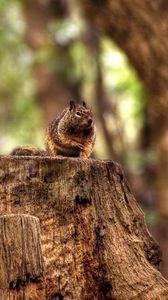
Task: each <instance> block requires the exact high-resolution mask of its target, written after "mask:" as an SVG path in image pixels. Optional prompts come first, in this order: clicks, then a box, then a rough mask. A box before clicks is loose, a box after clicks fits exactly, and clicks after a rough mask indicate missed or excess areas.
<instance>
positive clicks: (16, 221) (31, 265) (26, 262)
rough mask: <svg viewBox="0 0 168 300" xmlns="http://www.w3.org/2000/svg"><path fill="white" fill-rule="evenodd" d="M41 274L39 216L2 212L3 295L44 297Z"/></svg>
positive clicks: (0, 272) (10, 299)
mask: <svg viewBox="0 0 168 300" xmlns="http://www.w3.org/2000/svg"><path fill="white" fill-rule="evenodd" d="M6 204H7V203H6ZM42 274H43V262H42V253H41V244H40V225H39V220H38V218H36V217H32V216H29V215H23V214H21V215H20V214H18V215H15V214H9V215H4V216H1V217H0V299H1V300H14V299H34V300H36V299H37V300H38V299H44V296H45V294H44V288H43V283H42V279H43V278H42Z"/></svg>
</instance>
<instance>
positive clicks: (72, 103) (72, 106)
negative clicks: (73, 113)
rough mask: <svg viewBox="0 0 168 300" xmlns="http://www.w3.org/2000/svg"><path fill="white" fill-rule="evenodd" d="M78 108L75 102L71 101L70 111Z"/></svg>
mask: <svg viewBox="0 0 168 300" xmlns="http://www.w3.org/2000/svg"><path fill="white" fill-rule="evenodd" d="M75 107H76V105H75V102H74V101H70V102H69V108H70V110H72V109H74V108H75Z"/></svg>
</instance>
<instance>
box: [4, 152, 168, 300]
mask: <svg viewBox="0 0 168 300" xmlns="http://www.w3.org/2000/svg"><path fill="white" fill-rule="evenodd" d="M0 214H1V215H2V216H3V215H7V214H28V215H33V216H35V217H38V218H39V220H40V226H41V247H42V255H43V259H44V271H43V277H44V280H41V283H40V284H41V286H40V287H39V289H41V293H43V290H45V294H42V296H41V298H35V297H33V296H32V298H31V297H30V298H26V297H25V298H24V296H23V297H22V296H20V295H19V294H18V295H19V296H18V297H17V296H16V298H11V299H12V300H13V299H20V300H21V299H41V300H43V299H51V300H52V299H57V300H59V299H64V300H69V299H70V300H91V299H92V300H94V299H95V300H96V299H97V300H103V299H111V300H114V299H115V300H129V299H144V300H145V299H156V300H159V299H168V282H167V281H166V280H165V279H164V278H163V277H162V276H161V274H160V272H159V271H158V270H157V269H156V266H158V264H159V262H160V260H161V253H160V248H159V246H158V245H157V244H156V242H155V241H154V240H153V239H152V237H151V235H150V233H149V232H148V230H147V227H146V224H145V220H144V214H143V212H142V210H141V209H140V208H139V206H138V204H137V202H136V200H135V199H134V197H133V195H132V193H131V191H130V189H129V187H128V184H127V181H126V179H125V176H124V174H123V171H122V169H121V167H120V166H119V165H118V164H116V163H114V162H112V161H99V160H92V159H77V158H61V157H60V158H59V159H58V158H55V159H54V158H49V157H10V156H8V157H0ZM4 218H6V217H4ZM2 220H3V217H2ZM1 222H2V223H3V221H1V220H0V223H1ZM3 224H4V223H3ZM3 224H2V225H1V226H2V227H1V228H3V226H4V225H3ZM27 224H28V223H27ZM30 227H31V225H30ZM16 228H17V226H16ZM1 230H2V229H1ZM14 232H15V231H14ZM24 232H25V233H24V234H25V236H26V235H27V233H28V232H29V225H28V226H27V225H26V227H25V228H24ZM18 234H19V229H18ZM1 235H2V234H1V233H0V238H1ZM15 240H16V243H18V242H17V239H15ZM7 244H8V243H7ZM30 251H31V250H30ZM34 251H37V250H33V252H32V253H34ZM29 254H30V255H31V253H29ZM34 255H35V254H34ZM23 256H24V255H23ZM34 257H35V256H34ZM24 259H25V257H23V260H24ZM39 270H41V267H39ZM3 272H4V275H3V276H5V274H6V267H4V271H3ZM28 273H31V271H30V272H28ZM37 273H38V272H37ZM17 274H18V273H17V269H16V272H15V275H16V279H15V280H14V282H17V276H18V275H17ZM32 274H33V273H32ZM24 276H26V274H24ZM0 288H1V289H2V286H1V287H0ZM9 288H10V289H11V290H16V295H17V293H19V289H20V286H18V287H16V286H15V285H12V286H9ZM19 297H20V298H19Z"/></svg>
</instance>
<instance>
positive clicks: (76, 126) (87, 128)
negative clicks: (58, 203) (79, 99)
mask: <svg viewBox="0 0 168 300" xmlns="http://www.w3.org/2000/svg"><path fill="white" fill-rule="evenodd" d="M78 114H80V116H78ZM89 122H92V123H89ZM95 133H96V127H95V124H94V122H93V114H92V112H91V110H90V109H88V108H86V106H85V105H75V104H74V103H73V102H71V104H70V106H69V107H67V108H65V109H64V111H63V112H62V113H61V114H60V115H58V116H57V117H56V119H54V120H53V121H52V122H51V123H50V125H49V127H48V129H47V134H46V144H47V150H48V151H49V153H50V155H51V156H56V155H63V156H74V157H78V156H79V157H89V156H90V154H91V152H92V149H93V146H94V143H95V136H96V134H95Z"/></svg>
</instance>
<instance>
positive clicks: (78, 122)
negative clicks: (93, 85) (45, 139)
mask: <svg viewBox="0 0 168 300" xmlns="http://www.w3.org/2000/svg"><path fill="white" fill-rule="evenodd" d="M67 117H68V119H70V124H71V126H72V127H76V128H77V127H78V128H81V130H82V129H89V128H91V127H92V126H93V114H92V112H91V110H90V109H89V108H87V106H86V103H85V102H84V101H83V103H82V105H79V104H76V103H75V102H74V101H70V104H69V109H68V111H67Z"/></svg>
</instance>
